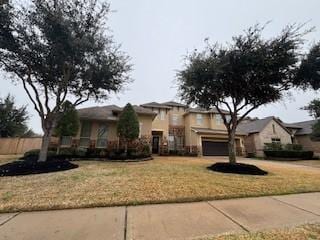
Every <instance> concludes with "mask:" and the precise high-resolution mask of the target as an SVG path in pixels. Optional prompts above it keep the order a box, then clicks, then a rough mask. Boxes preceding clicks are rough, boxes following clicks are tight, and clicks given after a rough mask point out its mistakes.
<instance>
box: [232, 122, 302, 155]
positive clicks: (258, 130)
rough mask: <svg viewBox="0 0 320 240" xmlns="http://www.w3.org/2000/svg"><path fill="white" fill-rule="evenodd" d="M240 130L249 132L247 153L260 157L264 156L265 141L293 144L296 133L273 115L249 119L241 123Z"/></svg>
mask: <svg viewBox="0 0 320 240" xmlns="http://www.w3.org/2000/svg"><path fill="white" fill-rule="evenodd" d="M294 127H296V126H294ZM238 130H239V131H241V132H244V133H246V134H247V136H246V137H245V141H244V145H245V149H246V153H247V155H256V156H259V157H263V156H264V152H263V149H264V146H265V143H272V142H276V143H281V144H291V143H292V140H293V137H294V133H292V132H291V131H289V129H287V128H286V127H285V126H284V125H283V123H282V122H281V121H280V120H279V119H277V118H275V117H273V116H271V117H266V118H263V119H256V120H250V119H247V120H245V121H243V122H242V123H240V124H239V126H238ZM293 130H294V129H293Z"/></svg>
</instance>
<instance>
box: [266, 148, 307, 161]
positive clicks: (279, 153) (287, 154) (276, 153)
mask: <svg viewBox="0 0 320 240" xmlns="http://www.w3.org/2000/svg"><path fill="white" fill-rule="evenodd" d="M264 154H265V155H266V157H268V158H294V159H312V158H313V152H312V151H293V150H290V151H289V150H264Z"/></svg>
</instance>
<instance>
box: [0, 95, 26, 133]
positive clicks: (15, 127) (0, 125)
mask: <svg viewBox="0 0 320 240" xmlns="http://www.w3.org/2000/svg"><path fill="white" fill-rule="evenodd" d="M27 120H28V113H27V110H26V107H25V106H22V107H17V106H16V104H15V99H14V98H13V97H12V96H10V95H7V97H5V98H4V99H1V98H0V137H17V136H23V135H24V134H26V133H27V132H28V131H29V130H28V127H27V124H26V121H27Z"/></svg>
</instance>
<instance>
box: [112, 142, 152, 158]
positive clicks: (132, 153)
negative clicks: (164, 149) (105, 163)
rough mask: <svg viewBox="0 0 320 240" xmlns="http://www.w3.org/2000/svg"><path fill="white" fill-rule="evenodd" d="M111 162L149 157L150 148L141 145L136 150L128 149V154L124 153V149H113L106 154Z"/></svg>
mask: <svg viewBox="0 0 320 240" xmlns="http://www.w3.org/2000/svg"><path fill="white" fill-rule="evenodd" d="M108 156H109V158H110V159H111V160H126V159H142V158H148V157H150V156H151V152H150V146H149V145H147V144H143V145H141V146H139V147H138V148H129V149H128V152H127V153H125V149H118V150H116V149H114V150H111V151H110V152H109V154H108Z"/></svg>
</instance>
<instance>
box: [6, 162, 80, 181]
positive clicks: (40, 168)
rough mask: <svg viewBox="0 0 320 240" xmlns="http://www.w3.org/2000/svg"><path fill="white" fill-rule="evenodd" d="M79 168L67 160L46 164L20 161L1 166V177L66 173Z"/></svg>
mask: <svg viewBox="0 0 320 240" xmlns="http://www.w3.org/2000/svg"><path fill="white" fill-rule="evenodd" d="M77 167H78V165H76V164H73V163H71V162H69V161H66V160H50V161H46V162H36V161H24V160H18V161H14V162H10V163H7V164H4V165H1V166H0V177H5V176H20V175H30V174H40V173H50V172H58V171H66V170H69V169H74V168H77Z"/></svg>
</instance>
